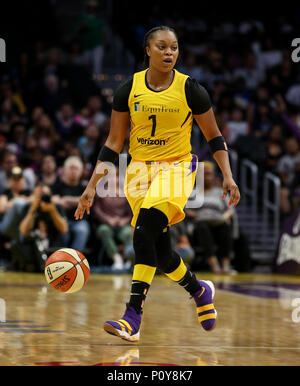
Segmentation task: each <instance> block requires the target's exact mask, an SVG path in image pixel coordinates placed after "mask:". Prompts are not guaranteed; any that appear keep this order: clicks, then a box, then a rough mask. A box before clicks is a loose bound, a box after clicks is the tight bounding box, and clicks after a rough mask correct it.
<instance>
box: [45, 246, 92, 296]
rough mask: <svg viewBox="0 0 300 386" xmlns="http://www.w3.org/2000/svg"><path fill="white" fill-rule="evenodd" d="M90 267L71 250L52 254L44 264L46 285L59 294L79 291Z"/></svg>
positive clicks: (61, 250)
mask: <svg viewBox="0 0 300 386" xmlns="http://www.w3.org/2000/svg"><path fill="white" fill-rule="evenodd" d="M89 274H90V266H89V263H88V261H87V259H86V257H85V256H84V255H83V254H82V253H81V252H79V251H77V250H75V249H72V248H62V249H59V250H57V251H55V252H53V253H52V254H51V255H50V256H49V258H48V259H47V261H46V264H45V276H46V280H47V282H48V284H50V286H51V287H53V288H54V289H56V290H57V291H59V292H65V293H72V292H77V291H79V290H80V289H81V288H82V287H83V286H84V285H85V283H86V282H87V280H88V277H89Z"/></svg>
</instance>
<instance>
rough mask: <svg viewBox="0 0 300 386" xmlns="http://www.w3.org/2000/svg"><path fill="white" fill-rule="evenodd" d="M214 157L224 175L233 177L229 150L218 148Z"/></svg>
mask: <svg viewBox="0 0 300 386" xmlns="http://www.w3.org/2000/svg"><path fill="white" fill-rule="evenodd" d="M214 159H215V160H216V162H217V164H218V166H219V168H220V169H221V171H222V174H223V177H232V172H231V167H230V162H229V156H228V152H227V151H226V150H218V151H216V152H215V153H214Z"/></svg>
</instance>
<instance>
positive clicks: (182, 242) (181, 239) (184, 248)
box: [170, 221, 195, 267]
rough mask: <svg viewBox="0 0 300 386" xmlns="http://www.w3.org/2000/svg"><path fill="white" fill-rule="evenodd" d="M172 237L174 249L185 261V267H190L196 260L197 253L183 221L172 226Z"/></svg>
mask: <svg viewBox="0 0 300 386" xmlns="http://www.w3.org/2000/svg"><path fill="white" fill-rule="evenodd" d="M170 235H171V244H172V249H173V250H174V251H175V252H177V253H178V255H179V256H180V257H181V258H182V260H183V261H184V263H185V265H187V266H189V267H190V266H191V265H192V263H193V261H194V258H195V251H194V249H193V247H192V246H191V243H190V240H189V237H188V231H187V228H186V223H185V222H183V221H181V222H180V223H177V224H174V225H173V226H171V227H170Z"/></svg>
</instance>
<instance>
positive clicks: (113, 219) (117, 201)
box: [92, 174, 134, 270]
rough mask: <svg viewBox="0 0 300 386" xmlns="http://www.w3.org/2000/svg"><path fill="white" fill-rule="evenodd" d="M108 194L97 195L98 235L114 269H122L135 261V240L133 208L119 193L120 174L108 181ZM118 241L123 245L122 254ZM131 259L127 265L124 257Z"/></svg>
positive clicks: (94, 215)
mask: <svg viewBox="0 0 300 386" xmlns="http://www.w3.org/2000/svg"><path fill="white" fill-rule="evenodd" d="M107 187H108V189H107V196H106V197H99V196H97V195H96V196H95V202H94V207H93V212H92V213H93V219H94V221H95V222H96V224H97V229H96V236H97V238H98V239H99V240H101V243H102V245H103V247H104V250H105V252H106V253H107V255H108V257H109V258H110V259H111V261H112V262H113V264H112V269H113V270H120V269H123V268H125V267H127V268H128V266H130V265H131V264H130V261H131V262H133V256H134V252H133V241H132V230H131V225H130V220H131V217H132V213H131V209H130V206H129V204H128V201H127V199H126V197H120V195H119V176H118V174H117V175H116V176H115V177H110V179H109V181H108V183H107ZM117 241H118V242H119V243H121V244H122V246H123V251H124V253H123V255H121V253H120V251H119V248H118V245H117ZM126 258H127V259H129V264H127V265H125V262H124V259H126Z"/></svg>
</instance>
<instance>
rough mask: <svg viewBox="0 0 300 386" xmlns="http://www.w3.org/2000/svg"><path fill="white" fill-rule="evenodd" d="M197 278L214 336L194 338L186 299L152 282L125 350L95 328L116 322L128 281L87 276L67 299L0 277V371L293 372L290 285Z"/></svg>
mask: <svg viewBox="0 0 300 386" xmlns="http://www.w3.org/2000/svg"><path fill="white" fill-rule="evenodd" d="M197 277H198V278H200V277H201V278H203V279H209V280H213V281H214V283H215V285H216V288H217V290H216V295H215V299H214V303H215V306H216V309H217V311H218V324H217V327H216V328H215V330H213V331H212V332H205V331H203V330H202V328H201V327H200V325H198V322H197V318H196V310H195V306H194V302H193V300H190V299H189V296H188V294H187V293H186V292H185V291H184V290H183V289H182V288H180V287H179V286H178V285H176V284H175V283H173V282H171V281H170V280H169V279H167V278H166V277H164V276H156V277H155V278H154V282H153V284H152V286H151V289H150V291H149V294H148V298H147V301H146V304H145V308H144V316H143V322H142V328H141V339H140V341H139V342H138V343H134V344H132V343H129V342H126V341H124V340H121V339H119V338H116V337H114V336H111V335H109V334H107V333H106V332H104V331H103V329H102V325H103V322H104V321H105V320H108V319H119V318H120V317H121V316H122V314H123V312H124V304H125V302H126V301H127V300H128V296H129V291H130V281H131V276H130V275H107V274H106V275H105V274H102V275H101V274H95V273H94V274H91V275H90V278H89V280H88V282H87V284H86V286H85V288H83V289H82V290H81V291H80V292H77V293H74V294H69V295H68V294H63V293H59V292H57V291H55V290H54V289H52V288H50V287H49V286H48V285H47V284H46V281H45V278H44V276H43V275H42V274H20V273H7V272H2V273H0V298H2V299H4V300H0V320H2V321H1V322H0V365H1V366H4V365H6V366H16V365H29V366H32V365H55V364H60V365H75V366H79V365H96V364H98V365H106V364H113V365H155V364H157V365H165V364H170V365H185V366H205V365H220V366H228V365H266V366H268V365H283V366H285V365H299V364H300V323H299V322H300V320H298V319H300V312H298V311H300V310H297V306H298V307H299V306H300V277H296V276H281V275H262V274H237V275H234V276H222V275H212V274H209V273H199V274H197ZM295 299H296V300H295ZM297 299H298V300H299V303H298V301H297ZM292 302H294V303H293V304H292ZM4 306H5V307H6V310H4ZM298 314H299V315H298Z"/></svg>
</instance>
